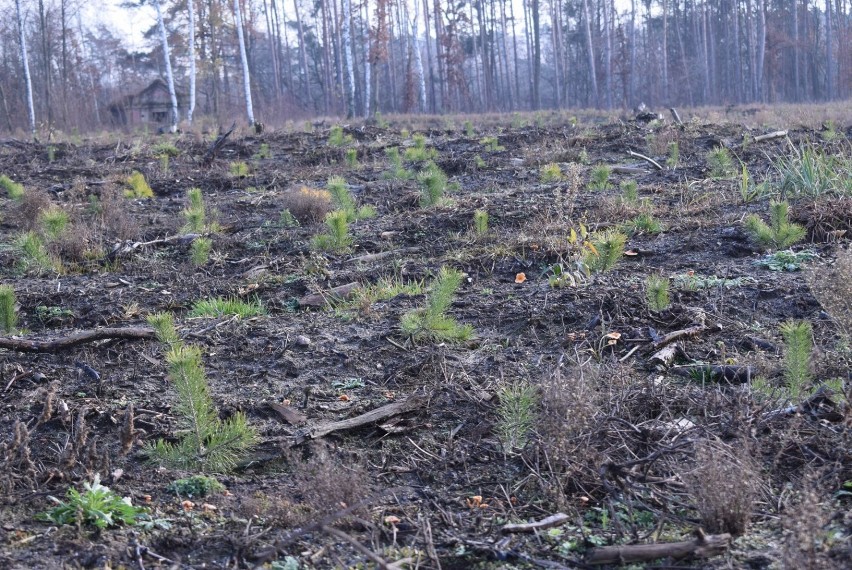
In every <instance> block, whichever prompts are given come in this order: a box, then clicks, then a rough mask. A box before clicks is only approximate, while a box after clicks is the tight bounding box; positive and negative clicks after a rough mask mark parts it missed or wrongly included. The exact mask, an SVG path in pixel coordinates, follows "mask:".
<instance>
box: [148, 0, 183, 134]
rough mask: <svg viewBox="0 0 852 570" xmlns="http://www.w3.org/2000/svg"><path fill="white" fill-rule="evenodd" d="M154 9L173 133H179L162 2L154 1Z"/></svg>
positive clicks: (173, 81)
mask: <svg viewBox="0 0 852 570" xmlns="http://www.w3.org/2000/svg"><path fill="white" fill-rule="evenodd" d="M154 7H155V8H157V26H158V27H159V28H160V41H161V42H162V44H163V59H164V60H165V64H166V83H167V84H168V86H169V97H170V98H171V100H172V126H171V132H173V133H174V132H177V124H178V121H179V120H180V116H179V115H178V103H177V94H176V93H175V78H174V75H172V62H171V56H170V55H169V39H168V36H167V35H166V25H165V24H164V23H163V12H162V11H161V10H160V0H154Z"/></svg>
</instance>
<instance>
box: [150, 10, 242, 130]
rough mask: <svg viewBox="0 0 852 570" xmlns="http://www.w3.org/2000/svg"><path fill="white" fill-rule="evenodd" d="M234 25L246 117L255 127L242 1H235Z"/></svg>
mask: <svg viewBox="0 0 852 570" xmlns="http://www.w3.org/2000/svg"><path fill="white" fill-rule="evenodd" d="M158 1H159V0H158ZM234 23H235V24H236V26H237V42H238V43H239V44H240V62H241V63H242V66H243V94H244V95H245V99H246V115H247V116H248V122H249V125H254V109H252V105H251V77H250V76H249V65H248V57H247V56H246V42H245V38H244V36H243V14H242V11H241V10H240V0H234Z"/></svg>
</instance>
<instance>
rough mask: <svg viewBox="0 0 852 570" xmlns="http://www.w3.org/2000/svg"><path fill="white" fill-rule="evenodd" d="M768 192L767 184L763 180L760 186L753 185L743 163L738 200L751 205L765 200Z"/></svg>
mask: <svg viewBox="0 0 852 570" xmlns="http://www.w3.org/2000/svg"><path fill="white" fill-rule="evenodd" d="M770 192H771V190H770V188H769V183H768V182H766V181H765V180H764V181H763V182H761V183H760V184H755V183H754V180H753V179H752V178H751V175H750V174H749V172H748V167H747V166H746V165H745V163H743V164H742V174H741V175H740V198H741V199H742V201H743V204H751V203H752V202H754V201H755V200H760V199H762V198H765V197H766V196H768V195H769V194H770Z"/></svg>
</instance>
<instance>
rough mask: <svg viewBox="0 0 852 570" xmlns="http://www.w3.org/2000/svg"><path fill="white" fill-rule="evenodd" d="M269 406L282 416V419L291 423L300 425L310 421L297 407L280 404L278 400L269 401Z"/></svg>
mask: <svg viewBox="0 0 852 570" xmlns="http://www.w3.org/2000/svg"><path fill="white" fill-rule="evenodd" d="M269 407H270V408H272V409H273V410H275V411H276V412H277V413H278V415H279V416H281V419H283V420H284V421H285V422H287V423H288V424H290V425H294V426H300V425H302V424H306V423H308V416H306V415H305V414H303V413H302V412H300V411H299V410H297V409H295V408H292V407H290V406H285V405H284V404H279V403H278V402H269Z"/></svg>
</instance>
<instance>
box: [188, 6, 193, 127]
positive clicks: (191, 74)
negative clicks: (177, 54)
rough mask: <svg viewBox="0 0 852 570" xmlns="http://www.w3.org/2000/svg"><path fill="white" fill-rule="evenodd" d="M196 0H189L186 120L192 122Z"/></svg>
mask: <svg viewBox="0 0 852 570" xmlns="http://www.w3.org/2000/svg"><path fill="white" fill-rule="evenodd" d="M194 4H195V0H187V2H186V7H187V11H188V13H189V109H188V110H187V112H186V120H187V121H188V122H189V124H192V114H193V113H195V6H194Z"/></svg>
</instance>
